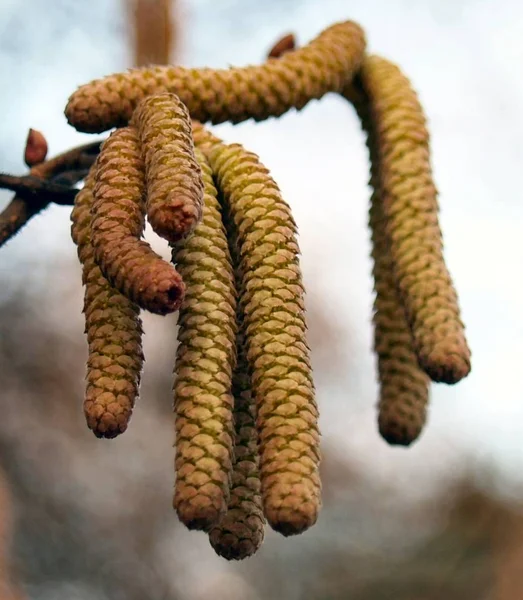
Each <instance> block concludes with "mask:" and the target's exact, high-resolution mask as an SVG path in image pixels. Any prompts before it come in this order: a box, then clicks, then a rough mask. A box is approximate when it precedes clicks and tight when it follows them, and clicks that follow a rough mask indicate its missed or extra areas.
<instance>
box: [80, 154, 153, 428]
mask: <svg viewBox="0 0 523 600" xmlns="http://www.w3.org/2000/svg"><path fill="white" fill-rule="evenodd" d="M94 168H95V167H94V166H93V167H92V168H91V170H90V172H89V175H88V177H87V178H86V180H85V184H84V187H83V188H82V190H81V191H80V192H79V193H78V194H77V196H76V199H75V205H74V208H73V211H72V214H71V220H72V227H71V233H72V238H73V241H74V242H75V244H76V245H77V246H78V257H79V259H80V262H81V263H82V265H83V283H84V285H85V300H84V313H85V330H86V333H87V341H88V344H89V357H88V361H87V391H86V397H85V402H84V412H85V416H86V419H87V424H88V426H89V428H90V429H91V430H92V431H93V433H94V434H95V435H96V436H97V437H106V438H114V437H116V436H117V435H119V434H120V433H123V432H124V431H125V430H126V429H127V425H128V423H129V419H130V418H131V413H132V409H133V406H134V403H135V400H136V398H137V396H138V388H139V384H140V376H141V371H142V365H143V352H142V325H141V321H140V317H139V308H138V306H136V304H134V303H133V302H131V301H130V300H129V299H128V298H127V297H126V296H124V295H122V294H121V293H120V292H119V291H117V290H116V289H114V288H113V287H112V286H111V284H110V283H109V282H108V281H107V279H106V278H105V277H104V276H103V275H102V272H101V271H100V268H99V267H98V265H97V263H96V261H95V257H94V250H93V246H92V244H91V205H92V202H93V187H94Z"/></svg>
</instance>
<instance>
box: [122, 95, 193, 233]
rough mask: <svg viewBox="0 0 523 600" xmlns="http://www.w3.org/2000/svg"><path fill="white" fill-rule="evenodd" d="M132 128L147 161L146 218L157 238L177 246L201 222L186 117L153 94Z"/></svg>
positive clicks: (172, 102)
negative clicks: (137, 134) (137, 133)
mask: <svg viewBox="0 0 523 600" xmlns="http://www.w3.org/2000/svg"><path fill="white" fill-rule="evenodd" d="M132 123H133V125H135V126H136V127H137V129H138V132H139V135H140V140H141V143H142V150H143V153H144V158H145V175H146V181H147V217H148V219H149V222H150V223H151V226H152V228H153V229H154V231H156V233H157V234H158V235H159V236H161V237H163V238H165V239H166V240H168V241H169V242H172V243H174V242H177V241H178V240H180V239H181V238H183V237H185V236H186V235H188V234H189V233H191V231H193V230H194V228H195V227H196V225H197V224H198V222H199V221H200V219H201V217H202V206H203V182H202V174H201V169H200V166H199V164H198V162H197V160H196V159H195V157H194V143H193V139H192V126H191V120H190V117H189V113H188V112H187V109H186V108H185V106H184V105H183V104H182V103H181V102H180V100H179V98H177V97H176V96H175V95H174V94H166V93H165V94H157V95H154V96H149V97H147V98H145V99H144V100H143V101H142V102H141V103H140V104H139V105H138V108H137V109H136V111H135V113H134V115H133V120H132Z"/></svg>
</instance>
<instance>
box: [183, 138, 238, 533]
mask: <svg viewBox="0 0 523 600" xmlns="http://www.w3.org/2000/svg"><path fill="white" fill-rule="evenodd" d="M196 154H197V157H198V160H199V162H200V165H201V167H202V173H203V180H204V186H205V187H204V209H203V219H202V221H201V223H200V224H199V225H198V226H197V227H196V229H195V231H194V233H193V234H192V235H191V236H189V237H188V238H187V239H186V240H183V241H181V242H180V243H179V244H177V245H176V246H175V248H174V249H173V261H174V262H175V263H176V264H177V266H178V269H179V271H180V273H181V275H182V277H183V279H184V281H185V284H186V295H185V300H184V302H183V304H182V307H181V309H180V314H179V333H178V340H179V345H178V350H177V357H176V365H175V374H176V381H175V384H174V410H175V415H176V416H175V426H176V459H175V470H176V482H175V489H174V501H173V504H174V507H175V509H176V511H177V513H178V516H179V518H180V520H181V521H182V522H183V523H185V525H187V527H189V528H190V529H203V530H209V529H210V528H211V527H213V526H214V525H216V524H217V523H218V521H219V520H220V518H221V517H222V516H223V515H224V514H225V511H226V509H227V503H228V500H229V486H230V481H231V472H232V453H233V435H234V432H233V416H232V411H233V397H232V394H231V379H232V372H233V368H234V365H235V360H236V348H235V339H236V331H237V328H236V314H235V311H236V292H235V288H234V276H233V271H232V264H231V257H230V253H229V248H228V245H227V237H226V233H225V229H224V227H223V223H222V220H221V213H220V207H219V204H218V200H217V198H216V195H217V191H216V188H215V187H214V183H213V180H212V175H211V171H210V167H209V165H208V164H207V162H206V160H205V159H204V157H203V155H202V154H201V153H200V152H199V151H198V150H197V151H196Z"/></svg>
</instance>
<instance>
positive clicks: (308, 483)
mask: <svg viewBox="0 0 523 600" xmlns="http://www.w3.org/2000/svg"><path fill="white" fill-rule="evenodd" d="M209 160H210V163H211V166H212V169H213V172H214V173H215V176H216V177H217V182H218V186H219V188H220V190H221V191H222V193H223V196H224V202H225V203H226V205H227V210H228V211H229V212H230V215H231V219H232V220H233V221H234V225H235V227H236V228H237V238H238V239H237V243H238V246H239V251H240V270H241V272H242V274H243V281H242V286H241V289H242V295H241V310H242V311H243V316H244V325H245V334H246V345H247V360H248V363H249V369H250V371H251V374H252V391H253V394H254V397H255V400H256V407H257V413H258V414H257V428H258V436H259V443H260V448H259V451H260V470H261V483H262V497H263V507H264V513H265V516H266V517H267V520H268V522H269V524H270V525H271V527H273V528H274V529H276V530H277V531H279V532H281V533H283V534H284V535H291V534H296V533H301V532H302V531H304V530H305V529H307V528H308V527H310V526H311V525H313V524H314V523H315V521H316V519H317V516H318V511H319V508H320V480H319V474H318V465H319V432H318V424H317V418H318V412H317V408H316V403H315V399H314V386H313V383H312V375H311V367H310V361H309V348H308V346H307V343H306V336H305V331H306V326H305V318H304V302H303V285H302V281H301V272H300V269H299V263H298V252H299V250H298V244H297V242H296V236H295V225H294V221H293V219H292V215H291V213H290V209H289V207H288V206H287V204H286V203H285V202H284V201H283V199H282V197H281V194H280V192H279V190H278V188H277V186H276V184H275V183H274V181H273V180H272V179H271V177H270V176H269V175H268V171H267V169H265V168H264V167H263V165H261V164H260V162H259V160H258V157H257V156H256V155H254V154H252V153H249V152H246V151H245V150H244V149H243V148H242V147H241V146H240V145H237V144H233V145H230V146H226V145H215V146H213V147H212V149H211V150H210V152H209Z"/></svg>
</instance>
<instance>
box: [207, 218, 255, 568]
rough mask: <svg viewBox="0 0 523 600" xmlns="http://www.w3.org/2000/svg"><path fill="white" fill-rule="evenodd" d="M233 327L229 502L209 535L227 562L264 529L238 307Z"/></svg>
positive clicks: (233, 236) (251, 548)
mask: <svg viewBox="0 0 523 600" xmlns="http://www.w3.org/2000/svg"><path fill="white" fill-rule="evenodd" d="M226 229H227V234H228V240H229V248H230V251H231V258H232V261H233V264H234V267H235V269H234V270H235V284H236V289H237V290H240V289H241V285H242V281H243V280H244V277H243V275H242V273H241V271H240V264H239V263H240V257H239V252H238V247H237V243H236V240H237V233H236V231H235V228H234V224H233V223H232V222H231V221H230V219H226ZM237 323H238V335H237V338H236V350H237V363H236V368H235V369H234V373H233V377H232V393H233V396H234V441H235V446H234V464H233V473H232V483H231V490H230V498H229V504H228V506H227V512H226V513H225V515H224V516H223V518H222V519H221V521H220V522H219V523H218V525H217V526H216V527H214V528H213V529H212V530H211V531H210V532H209V539H210V542H211V545H212V547H213V548H214V549H215V551H216V552H217V554H219V555H220V556H223V557H224V558H226V559H227V560H231V559H235V560H241V559H243V558H247V557H248V556H252V555H253V554H254V553H255V552H256V551H257V550H258V548H259V547H260V546H261V544H262V542H263V538H264V525H265V518H264V516H263V505H262V497H261V483H260V472H259V462H260V461H259V454H258V435H257V431H256V404H255V399H254V397H253V394H252V391H251V377H250V374H249V365H248V362H247V357H246V356H245V352H246V347H245V322H244V318H243V313H242V310H241V307H240V305H239V304H238V305H237Z"/></svg>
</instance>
